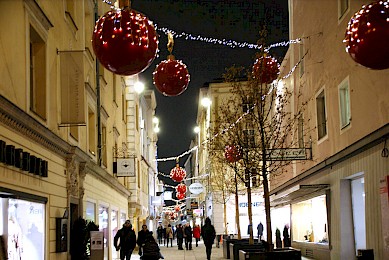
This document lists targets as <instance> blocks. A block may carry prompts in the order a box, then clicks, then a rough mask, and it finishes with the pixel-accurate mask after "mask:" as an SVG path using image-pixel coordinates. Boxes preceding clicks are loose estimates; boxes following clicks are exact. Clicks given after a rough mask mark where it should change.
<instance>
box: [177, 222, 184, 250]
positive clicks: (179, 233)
mask: <svg viewBox="0 0 389 260" xmlns="http://www.w3.org/2000/svg"><path fill="white" fill-rule="evenodd" d="M176 235H177V245H178V250H184V248H182V243H183V241H184V229H183V228H182V225H181V224H178V227H177V229H176Z"/></svg>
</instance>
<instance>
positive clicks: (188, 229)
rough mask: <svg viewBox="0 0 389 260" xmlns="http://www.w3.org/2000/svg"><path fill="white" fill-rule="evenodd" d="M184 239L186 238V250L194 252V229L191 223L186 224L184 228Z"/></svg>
mask: <svg viewBox="0 0 389 260" xmlns="http://www.w3.org/2000/svg"><path fill="white" fill-rule="evenodd" d="M184 237H185V248H186V250H192V238H193V232H192V227H191V226H190V224H189V223H186V225H185V228H184Z"/></svg>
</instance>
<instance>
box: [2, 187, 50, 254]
mask: <svg viewBox="0 0 389 260" xmlns="http://www.w3.org/2000/svg"><path fill="white" fill-rule="evenodd" d="M0 198H1V199H0V219H1V221H0V236H1V237H2V240H1V242H2V243H3V244H2V246H1V248H4V249H6V250H4V251H6V255H7V256H2V257H0V258H1V259H27V256H28V258H29V259H44V256H45V239H46V238H45V237H46V224H45V223H46V203H47V199H46V198H44V197H39V196H33V195H30V194H25V193H21V192H17V191H13V190H10V189H5V188H1V187H0Z"/></svg>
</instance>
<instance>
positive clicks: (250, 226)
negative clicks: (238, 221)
mask: <svg viewBox="0 0 389 260" xmlns="http://www.w3.org/2000/svg"><path fill="white" fill-rule="evenodd" d="M247 203H248V215H249V233H250V238H249V244H250V245H253V244H254V237H253V208H252V205H251V186H250V179H249V180H248V184H247Z"/></svg>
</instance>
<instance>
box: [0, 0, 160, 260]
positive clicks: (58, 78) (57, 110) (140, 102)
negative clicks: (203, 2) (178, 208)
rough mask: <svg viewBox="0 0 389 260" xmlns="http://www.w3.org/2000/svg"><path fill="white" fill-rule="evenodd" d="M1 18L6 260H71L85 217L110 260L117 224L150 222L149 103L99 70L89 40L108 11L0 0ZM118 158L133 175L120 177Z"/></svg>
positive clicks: (1, 209)
mask: <svg viewBox="0 0 389 260" xmlns="http://www.w3.org/2000/svg"><path fill="white" fill-rule="evenodd" d="M0 10H1V11H0V13H1V18H0V21H1V23H2V24H4V25H5V24H8V25H9V26H6V27H4V29H3V30H1V32H0V39H1V42H0V47H1V51H0V57H1V61H2V62H1V64H0V71H1V74H2V80H1V83H0V198H1V200H0V201H1V203H0V217H1V226H0V235H1V237H2V241H3V245H4V246H5V248H6V251H7V254H8V257H9V258H18V257H21V258H22V259H24V258H25V257H26V255H28V256H29V258H31V259H70V258H71V253H70V252H71V249H72V246H73V245H72V237H73V236H74V230H73V228H72V227H73V224H74V221H75V220H77V219H78V218H79V217H82V218H84V219H86V220H89V221H93V222H95V223H96V224H97V225H98V226H99V230H100V231H102V232H103V234H104V243H103V248H104V259H115V258H117V257H118V256H117V252H116V250H113V249H112V248H113V236H114V235H115V234H116V232H117V230H118V229H119V228H120V227H121V226H122V224H123V223H124V221H125V220H126V219H128V218H130V219H131V220H132V222H133V224H134V227H135V229H136V230H137V228H138V224H139V223H140V222H141V223H143V222H145V221H146V218H147V217H148V215H149V214H150V213H151V210H150V207H151V202H150V200H149V192H153V190H150V188H149V185H150V183H152V182H150V180H152V179H153V177H152V176H154V175H155V172H156V163H155V160H154V158H155V153H156V140H157V139H156V138H157V137H156V134H155V133H154V132H153V131H152V130H153V127H152V117H153V115H154V111H155V107H156V102H155V97H154V95H153V93H152V92H150V91H149V92H146V93H145V94H138V93H136V92H135V91H134V84H135V82H136V81H137V76H131V77H120V76H117V75H114V74H112V73H111V72H109V71H107V70H105V69H104V68H103V67H102V66H101V65H100V64H99V63H98V62H96V58H95V56H94V54H93V51H92V46H91V38H92V33H93V28H94V25H95V19H96V18H95V17H98V16H101V15H102V14H104V13H105V12H107V11H108V10H110V6H109V5H108V4H107V3H105V2H103V1H92V0H82V1H74V0H69V1H68V0H66V1H60V3H59V2H57V1H38V0H36V1H34V0H17V1H1V2H0ZM10 21H12V22H10ZM15 32H18V33H15ZM142 124H143V125H142ZM142 126H143V127H142ZM120 159H132V160H133V162H131V163H132V165H133V167H129V168H127V167H126V169H129V170H127V171H120V165H119V164H118V162H119V160H120ZM121 170H123V169H121ZM119 171H120V172H119ZM139 205H144V206H142V208H140V207H139Z"/></svg>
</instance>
